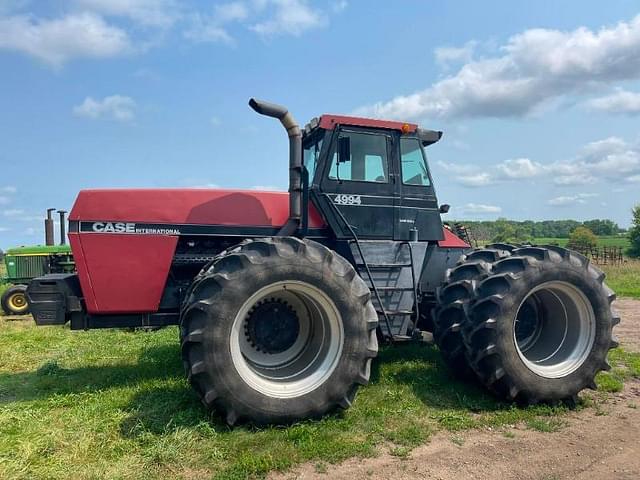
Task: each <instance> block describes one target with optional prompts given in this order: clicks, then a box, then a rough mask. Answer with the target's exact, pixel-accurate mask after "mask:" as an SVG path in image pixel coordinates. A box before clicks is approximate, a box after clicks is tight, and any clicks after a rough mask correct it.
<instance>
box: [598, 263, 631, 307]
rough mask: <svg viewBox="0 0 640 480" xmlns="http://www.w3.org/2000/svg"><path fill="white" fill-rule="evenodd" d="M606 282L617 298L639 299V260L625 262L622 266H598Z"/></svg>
mask: <svg viewBox="0 0 640 480" xmlns="http://www.w3.org/2000/svg"><path fill="white" fill-rule="evenodd" d="M599 267H600V268H601V269H602V270H604V273H606V274H607V278H606V280H605V281H606V282H607V285H609V286H610V287H611V288H612V289H613V291H614V292H616V294H617V295H618V296H619V297H632V298H640V260H625V262H624V263H623V264H622V265H600V266H599Z"/></svg>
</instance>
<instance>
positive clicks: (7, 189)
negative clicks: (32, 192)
mask: <svg viewBox="0 0 640 480" xmlns="http://www.w3.org/2000/svg"><path fill="white" fill-rule="evenodd" d="M17 191H18V189H17V188H16V187H14V186H13V185H7V186H4V187H0V193H16V192H17Z"/></svg>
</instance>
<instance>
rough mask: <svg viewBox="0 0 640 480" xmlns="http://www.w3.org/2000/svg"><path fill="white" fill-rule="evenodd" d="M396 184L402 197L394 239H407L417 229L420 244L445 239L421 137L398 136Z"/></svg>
mask: <svg viewBox="0 0 640 480" xmlns="http://www.w3.org/2000/svg"><path fill="white" fill-rule="evenodd" d="M397 140H398V146H399V148H397V149H396V151H397V152H398V153H399V155H397V157H396V158H398V160H399V161H398V163H397V169H398V171H399V174H398V177H397V183H398V187H399V192H400V196H399V198H398V202H397V208H396V224H395V228H394V237H393V238H394V239H395V240H408V239H409V238H410V230H411V229H414V228H415V229H417V230H418V239H419V240H420V241H425V240H426V241H428V240H431V241H435V240H442V239H443V238H444V234H443V230H442V220H441V218H440V211H439V207H438V200H437V198H436V192H435V189H434V187H433V181H432V179H431V173H430V172H429V166H428V163H427V158H426V155H425V152H424V149H423V147H422V144H421V142H420V140H419V139H418V138H415V137H407V136H404V135H402V136H400V135H399V136H398V137H397Z"/></svg>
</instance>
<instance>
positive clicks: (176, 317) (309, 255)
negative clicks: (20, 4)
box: [27, 99, 619, 424]
mask: <svg viewBox="0 0 640 480" xmlns="http://www.w3.org/2000/svg"><path fill="white" fill-rule="evenodd" d="M249 104H250V106H251V107H252V108H253V109H254V110H255V111H256V112H258V113H260V114H262V115H266V116H269V117H274V118H277V119H278V120H280V122H281V123H282V125H283V126H284V127H285V129H286V131H287V133H288V136H289V145H290V157H289V193H288V195H287V194H286V193H276V192H257V191H241V190H212V189H211V190H210V189H202V190H198V189H182V190H177V189H153V190H128V189H127V190H84V191H81V192H80V194H79V195H78V198H77V200H76V202H75V205H74V207H73V210H72V211H71V214H70V217H69V239H70V243H71V246H72V249H73V256H74V258H75V261H76V266H77V273H74V274H51V275H46V276H44V277H39V278H37V279H35V280H33V281H32V282H31V284H30V285H29V287H28V292H27V295H28V301H29V304H30V307H31V310H32V312H33V315H34V318H35V321H36V323H37V324H38V325H61V324H65V323H66V322H69V321H70V322H71V328H72V329H74V330H80V329H84V330H86V329H91V328H121V327H148V326H155V327H157V326H164V325H179V327H180V341H181V350H182V359H183V362H184V366H185V370H186V374H187V376H188V378H189V381H190V383H191V384H192V385H193V387H194V389H195V390H196V392H197V394H198V395H199V396H200V398H201V399H202V402H203V403H204V405H205V406H206V407H207V408H208V409H210V410H215V411H216V412H219V413H221V414H222V415H223V416H224V418H226V421H227V422H228V423H229V424H234V423H236V422H237V421H250V422H253V423H258V424H264V423H286V422H292V421H296V420H299V419H304V418H308V417H318V416H320V415H323V414H324V413H326V412H328V411H330V410H333V409H335V408H337V407H339V408H348V407H349V406H350V405H351V403H352V402H353V400H354V398H355V395H356V391H357V389H358V387H359V386H360V385H365V384H366V383H367V382H368V380H369V375H370V368H371V361H372V359H373V358H374V357H375V356H376V354H377V352H378V342H379V341H385V342H389V343H394V342H400V341H411V340H419V339H422V338H423V335H422V332H425V331H431V332H433V336H434V338H435V342H436V343H437V345H438V347H439V348H440V350H441V351H442V354H443V355H444V358H445V360H446V362H447V363H448V364H449V366H450V367H451V368H452V370H453V371H454V372H455V373H457V374H461V375H464V374H467V375H475V376H477V378H478V379H479V380H480V381H481V382H482V383H483V384H484V385H486V386H487V387H488V388H489V389H490V390H491V391H492V392H494V393H495V394H496V395H497V396H498V397H500V398H502V399H505V400H507V401H517V402H519V403H525V404H528V403H537V402H556V401H565V400H573V399H575V397H576V395H577V394H578V392H580V391H581V390H582V389H584V388H586V387H591V388H594V387H595V383H594V377H595V375H596V374H597V373H598V372H599V371H600V370H603V369H607V368H608V365H607V363H606V356H607V352H608V350H609V349H610V348H612V347H613V346H615V345H616V343H615V341H614V340H612V329H613V327H614V326H615V325H616V323H617V322H618V321H619V319H618V318H617V317H616V316H615V315H614V313H613V312H612V310H611V302H612V301H613V299H614V294H613V292H612V291H611V290H610V289H609V288H608V287H607V286H606V285H605V284H604V283H603V280H604V275H603V273H602V272H601V271H600V270H598V269H597V268H595V267H593V266H592V265H590V264H589V261H588V260H587V259H586V258H585V257H583V256H581V255H579V254H577V253H575V252H572V251H570V250H566V249H563V248H560V247H553V246H548V247H534V246H513V245H504V244H499V245H498V244H497V245H490V246H488V247H485V248H480V249H473V248H471V247H470V245H468V244H467V242H465V241H464V240H462V239H460V238H459V237H457V236H455V235H454V234H453V233H452V232H451V231H450V230H449V229H447V228H444V227H443V223H442V221H441V217H440V216H441V214H442V213H446V212H447V210H448V205H442V206H439V205H438V203H437V199H436V193H435V189H434V186H433V179H432V177H431V174H430V172H429V168H428V164H427V161H426V157H425V153H424V147H425V146H428V145H431V144H433V143H435V142H437V141H438V140H439V139H440V137H441V135H442V134H441V132H436V131H431V130H425V129H422V128H419V127H418V126H417V125H414V124H410V123H400V122H392V121H381V120H371V119H365V118H354V117H347V116H336V115H323V116H321V117H320V118H317V119H313V120H312V121H311V122H310V123H309V124H308V125H306V126H305V128H304V130H301V129H300V128H299V127H298V125H297V124H296V122H295V120H294V119H293V117H292V115H291V114H290V113H288V111H287V110H286V109H285V108H283V107H281V106H278V105H273V104H269V103H265V102H261V101H257V100H253V99H252V100H251V101H250V102H249Z"/></svg>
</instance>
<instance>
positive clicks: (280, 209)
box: [69, 188, 325, 228]
mask: <svg viewBox="0 0 640 480" xmlns="http://www.w3.org/2000/svg"><path fill="white" fill-rule="evenodd" d="M288 216H289V194H288V193H287V192H262V191H256V190H214V189H196V188H184V189H178V188H175V189H173V188H162V189H120V190H117V189H109V190H82V191H81V192H80V193H79V194H78V198H77V199H76V202H75V204H74V206H73V209H72V210H71V213H70V214H69V220H71V221H77V220H87V221H90V220H95V221H100V220H103V221H114V222H115V221H124V222H146V223H184V224H202V225H255V226H270V227H278V226H281V225H284V224H285V223H286V221H287V218H288ZM324 225H325V223H324V221H323V219H322V217H321V216H320V214H319V213H318V211H317V210H316V209H315V207H313V205H309V227H310V228H322V227H323V226H324Z"/></svg>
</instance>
